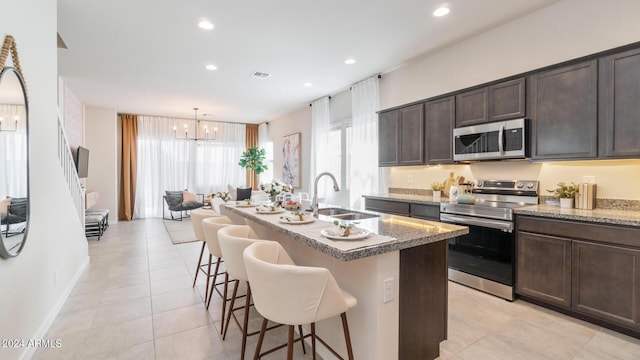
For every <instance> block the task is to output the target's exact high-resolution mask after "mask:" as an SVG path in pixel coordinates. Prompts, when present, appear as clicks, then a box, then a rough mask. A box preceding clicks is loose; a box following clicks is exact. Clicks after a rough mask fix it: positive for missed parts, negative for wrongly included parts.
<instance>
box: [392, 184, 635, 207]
mask: <svg viewBox="0 0 640 360" xmlns="http://www.w3.org/2000/svg"><path fill="white" fill-rule="evenodd" d="M388 192H389V194H403V195H420V196H431V195H432V191H431V190H428V189H412V188H397V187H390V188H389V190H388ZM547 201H549V202H556V203H557V202H558V199H557V198H555V197H553V196H548V195H540V201H539V202H540V204H545V203H547ZM596 209H612V210H630V211H640V200H621V199H605V198H598V199H596Z"/></svg>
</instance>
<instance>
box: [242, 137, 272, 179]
mask: <svg viewBox="0 0 640 360" xmlns="http://www.w3.org/2000/svg"><path fill="white" fill-rule="evenodd" d="M265 158H266V153H265V150H264V149H259V148H257V147H252V148H248V149H247V151H245V152H243V153H242V156H240V162H238V165H240V167H242V168H244V169H249V170H253V171H254V172H255V173H256V174H257V175H260V174H262V173H263V172H265V171H267V170H269V167H267V165H265V164H264V160H265ZM249 187H250V188H251V189H253V176H251V177H250V184H249Z"/></svg>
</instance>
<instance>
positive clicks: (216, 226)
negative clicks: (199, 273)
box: [202, 216, 233, 325]
mask: <svg viewBox="0 0 640 360" xmlns="http://www.w3.org/2000/svg"><path fill="white" fill-rule="evenodd" d="M232 224H233V222H232V221H231V219H229V218H228V217H226V216H214V217H209V218H206V219H204V220H202V232H203V233H204V240H205V244H206V245H207V249H208V250H209V266H208V268H207V272H206V273H207V284H206V287H205V292H207V293H208V294H209V296H208V300H207V294H205V303H206V305H207V309H208V308H209V305H210V304H211V298H212V297H213V289H216V291H217V292H218V295H220V297H221V298H222V299H223V301H222V324H223V325H224V314H225V307H226V305H227V283H228V282H229V276H228V275H227V274H226V272H220V263H221V262H222V261H223V258H222V251H221V250H220V243H219V242H218V230H220V229H222V228H223V227H225V226H229V225H232ZM214 256H215V257H216V267H215V270H214V271H213V274H211V264H212V263H213V257H214ZM222 274H224V275H225V280H224V282H222V283H216V279H217V277H218V275H222ZM211 277H213V282H212V284H211V288H209V279H210V278H211ZM221 284H224V294H221V293H220V291H218V289H217V287H216V286H217V285H221Z"/></svg>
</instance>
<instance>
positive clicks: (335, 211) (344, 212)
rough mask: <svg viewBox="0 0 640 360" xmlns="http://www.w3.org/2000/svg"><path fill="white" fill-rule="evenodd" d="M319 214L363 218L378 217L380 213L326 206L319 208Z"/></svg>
mask: <svg viewBox="0 0 640 360" xmlns="http://www.w3.org/2000/svg"><path fill="white" fill-rule="evenodd" d="M318 214H320V215H327V216H330V217H332V218H335V219H340V220H362V219H370V218H374V217H378V215H374V214H367V213H363V212H359V211H353V210H349V209H341V208H325V209H320V210H318Z"/></svg>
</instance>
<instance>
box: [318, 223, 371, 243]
mask: <svg viewBox="0 0 640 360" xmlns="http://www.w3.org/2000/svg"><path fill="white" fill-rule="evenodd" d="M356 224H357V223H342V222H339V221H334V222H333V225H335V226H334V227H330V228H325V229H322V230H320V234H321V235H322V236H324V237H326V238H327V239H331V240H362V239H366V238H367V237H369V234H371V232H370V231H369V230H365V229H361V228H359V227H357V226H355V225H356Z"/></svg>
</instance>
